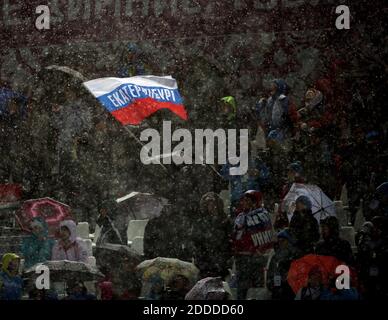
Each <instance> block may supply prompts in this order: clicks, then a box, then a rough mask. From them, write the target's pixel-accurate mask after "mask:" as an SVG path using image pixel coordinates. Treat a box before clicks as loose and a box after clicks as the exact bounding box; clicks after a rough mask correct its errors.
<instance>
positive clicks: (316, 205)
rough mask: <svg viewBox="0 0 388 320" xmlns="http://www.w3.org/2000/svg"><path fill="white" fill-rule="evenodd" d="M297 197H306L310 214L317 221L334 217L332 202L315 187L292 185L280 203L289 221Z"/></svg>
mask: <svg viewBox="0 0 388 320" xmlns="http://www.w3.org/2000/svg"><path fill="white" fill-rule="evenodd" d="M299 196H307V197H308V198H309V199H310V201H311V203H312V213H313V215H314V217H315V219H317V221H318V223H320V220H322V219H325V218H326V217H329V216H336V212H335V205H334V202H333V201H332V200H331V199H330V198H329V197H328V196H327V195H326V194H325V193H324V192H323V191H322V189H321V188H319V187H318V186H316V185H312V184H303V183H294V184H293V185H292V186H291V189H290V191H289V192H288V193H287V195H286V196H285V197H284V199H283V202H282V211H285V212H287V216H288V219H289V220H291V218H292V215H293V213H294V210H295V201H296V199H297V198H298V197H299Z"/></svg>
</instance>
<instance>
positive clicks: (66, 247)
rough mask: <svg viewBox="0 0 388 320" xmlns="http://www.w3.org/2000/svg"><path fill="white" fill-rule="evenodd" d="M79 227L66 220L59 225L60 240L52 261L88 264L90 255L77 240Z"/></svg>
mask: <svg viewBox="0 0 388 320" xmlns="http://www.w3.org/2000/svg"><path fill="white" fill-rule="evenodd" d="M76 230H77V225H76V224H75V222H74V221H72V220H64V221H62V222H61V223H60V225H59V239H58V240H57V241H56V243H55V245H54V247H53V253H52V260H70V261H80V262H84V263H87V262H88V253H87V251H86V249H85V247H84V245H83V243H82V239H80V238H77V231H76Z"/></svg>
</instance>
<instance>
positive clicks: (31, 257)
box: [21, 217, 54, 268]
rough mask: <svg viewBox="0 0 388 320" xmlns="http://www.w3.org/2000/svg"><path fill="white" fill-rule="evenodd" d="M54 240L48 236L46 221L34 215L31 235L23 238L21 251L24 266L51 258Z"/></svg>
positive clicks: (27, 266)
mask: <svg viewBox="0 0 388 320" xmlns="http://www.w3.org/2000/svg"><path fill="white" fill-rule="evenodd" d="M53 246H54V240H53V239H50V238H49V235H48V225H47V222H46V221H45V220H44V219H43V218H42V217H35V218H33V219H32V221H31V235H30V236H28V237H26V238H24V239H23V242H22V246H21V252H22V255H23V258H24V267H25V268H30V267H32V266H33V265H35V264H37V263H39V262H45V261H48V260H51V253H52V249H53Z"/></svg>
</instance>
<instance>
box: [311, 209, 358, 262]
mask: <svg viewBox="0 0 388 320" xmlns="http://www.w3.org/2000/svg"><path fill="white" fill-rule="evenodd" d="M339 232H340V226H339V223H338V219H337V218H336V217H327V218H326V219H324V220H321V234H322V239H323V240H321V241H320V242H318V243H317V246H316V248H315V253H316V254H318V255H321V256H332V257H335V258H337V259H338V260H339V261H342V262H344V263H346V264H347V265H348V266H351V265H354V257H353V252H352V247H351V246H350V243H349V242H348V241H346V240H344V239H341V238H340V236H339Z"/></svg>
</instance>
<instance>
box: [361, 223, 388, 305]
mask: <svg viewBox="0 0 388 320" xmlns="http://www.w3.org/2000/svg"><path fill="white" fill-rule="evenodd" d="M357 247H358V250H359V251H358V256H357V262H358V267H359V270H360V280H361V282H362V285H363V287H364V289H365V292H364V294H363V296H364V298H365V299H366V300H376V299H378V300H380V299H382V300H384V299H387V298H388V219H387V218H385V217H374V218H373V219H372V222H371V223H370V222H367V223H366V224H364V226H363V229H362V230H361V232H360V234H359V235H358V237H357Z"/></svg>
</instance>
